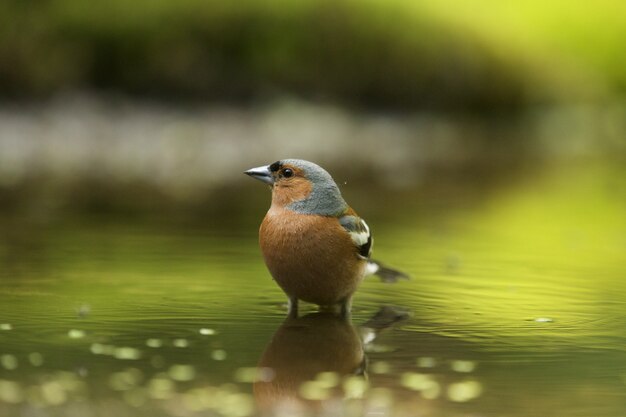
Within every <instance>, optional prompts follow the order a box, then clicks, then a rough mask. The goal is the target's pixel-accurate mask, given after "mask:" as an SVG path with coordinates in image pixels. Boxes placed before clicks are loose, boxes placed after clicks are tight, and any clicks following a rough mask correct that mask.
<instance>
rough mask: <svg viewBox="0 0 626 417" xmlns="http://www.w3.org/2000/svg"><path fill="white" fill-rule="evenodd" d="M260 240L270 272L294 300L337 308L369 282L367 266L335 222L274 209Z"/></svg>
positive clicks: (262, 226)
mask: <svg viewBox="0 0 626 417" xmlns="http://www.w3.org/2000/svg"><path fill="white" fill-rule="evenodd" d="M259 237H260V239H259V241H260V245H261V251H262V252H263V257H264V258H265V263H266V264H267V267H268V269H269V270H270V273H271V274H272V276H273V277H274V279H275V280H276V282H277V283H278V285H280V287H281V288H282V289H283V291H285V293H287V295H289V296H292V297H296V298H298V299H301V300H304V301H307V302H311V303H315V304H319V305H331V304H335V303H338V302H339V301H341V300H342V299H344V298H345V297H347V296H350V295H351V294H352V293H353V292H354V291H356V288H357V286H358V285H359V283H360V281H361V280H362V279H363V276H364V271H365V264H366V262H365V260H363V259H360V258H359V257H358V256H357V249H356V247H355V246H354V243H353V242H352V239H351V238H350V235H349V234H348V233H347V232H346V231H345V230H344V229H343V227H342V226H341V225H340V224H339V221H338V220H337V219H336V218H334V217H324V216H316V215H305V214H298V213H295V212H292V211H290V210H287V209H282V208H275V207H272V208H271V209H270V211H268V213H267V215H266V216H265V219H263V223H261V229H260V231H259Z"/></svg>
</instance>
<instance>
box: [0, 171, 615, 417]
mask: <svg viewBox="0 0 626 417" xmlns="http://www.w3.org/2000/svg"><path fill="white" fill-rule="evenodd" d="M625 179H626V171H624V168H623V167H621V166H611V165H608V166H605V165H602V164H583V165H568V166H559V167H552V168H544V169H541V170H539V169H538V170H537V171H535V172H532V173H529V174H528V175H525V176H524V178H523V179H519V178H518V179H515V180H510V181H509V182H507V183H506V184H505V185H504V186H499V187H497V189H496V190H495V191H494V190H490V191H489V192H484V193H483V192H480V191H474V192H472V193H469V195H465V194H463V193H462V192H458V193H457V191H455V190H463V189H465V188H466V187H465V185H464V184H463V183H460V184H457V185H456V187H457V188H456V189H455V190H453V191H451V192H444V191H442V190H437V189H436V187H434V188H435V189H434V190H432V189H428V191H424V190H420V191H415V190H408V191H407V190H397V191H394V190H380V194H377V193H376V192H377V191H378V190H371V189H370V190H368V191H367V192H362V191H360V190H359V189H350V188H348V189H347V190H346V194H347V195H349V197H351V198H350V201H351V202H353V205H354V206H355V208H357V210H358V211H359V212H361V214H363V215H364V216H365V217H366V218H367V219H368V221H369V223H370V226H371V227H372V229H373V230H374V233H375V239H376V244H375V248H374V250H375V255H376V258H378V259H381V260H383V261H386V263H388V264H391V265H394V266H396V267H398V268H401V269H403V270H405V271H406V272H408V273H409V274H410V275H411V277H412V279H411V280H410V281H402V282H399V283H396V284H385V283H382V282H379V281H377V280H376V279H375V278H368V279H367V280H366V281H365V282H364V284H363V285H362V287H361V288H360V290H359V292H358V293H357V295H356V296H355V299H354V302H353V305H354V307H353V317H352V321H351V322H342V321H341V320H338V319H335V318H333V317H329V316H327V315H325V314H317V313H316V309H315V308H314V307H313V306H308V305H305V306H304V309H303V311H302V315H303V316H304V317H303V318H301V319H299V320H297V321H289V320H286V318H285V313H286V309H285V297H284V295H283V294H282V293H281V291H280V290H279V289H278V287H277V286H276V285H275V284H274V283H273V282H272V280H271V278H270V277H269V274H268V273H267V271H266V269H265V266H264V265H263V262H262V259H261V256H260V254H259V250H258V247H257V242H256V239H257V237H256V228H257V226H258V222H260V219H261V218H262V215H263V213H264V211H265V210H266V208H267V203H268V202H267V201H265V200H263V198H264V197H267V198H269V197H268V196H266V195H263V191H261V190H260V189H257V188H250V189H249V192H250V193H259V196H256V197H255V199H254V201H253V202H252V203H248V204H247V205H246V208H245V210H244V212H245V215H244V216H243V217H242V218H241V219H240V220H232V219H230V221H226V225H225V224H224V222H222V221H221V220H220V219H216V218H213V217H207V219H206V221H205V222H199V223H194V224H185V225H181V224H179V223H176V222H173V221H171V220H168V219H167V218H163V219H160V220H159V221H155V220H154V219H152V218H151V219H149V220H142V219H141V218H139V219H137V218H133V219H128V218H121V219H119V218H107V219H106V220H103V218H102V217H97V218H93V217H88V218H81V217H76V216H60V217H54V218H44V219H43V220H42V219H41V218H38V220H33V219H32V218H30V217H28V216H26V215H24V216H17V218H11V219H3V223H2V227H3V236H2V240H1V241H0V257H1V259H2V262H3V268H2V270H1V271H0V280H1V283H2V286H1V287H0V416H83V417H90V416H115V417H120V416H144V415H145V416H196V415H198V416H214V415H217V416H242V417H245V416H253V415H258V414H260V413H263V412H264V410H266V409H267V408H268V407H272V406H276V404H278V403H280V402H283V403H285V404H283V405H280V404H279V405H278V406H279V410H278V411H276V410H273V411H272V413H278V412H280V411H281V410H282V412H284V415H290V416H292V415H309V414H322V415H333V416H335V415H337V416H339V415H341V416H357V415H359V416H360V415H368V416H374V415H376V416H379V415H386V416H529V417H530V416H542V415H545V416H556V415H559V416H590V417H591V416H593V417H622V416H623V415H624V413H626V330H625V329H626V281H625V280H624V275H625V273H626V256H625V253H626V181H625ZM246 190H248V189H246ZM372 191H374V192H372ZM246 192H248V191H246ZM350 194H351V195H350ZM475 194H476V195H475ZM372 195H383V196H386V197H388V198H377V199H375V200H372V198H371V196H372ZM259 202H260V203H259ZM226 220H228V219H226ZM385 306H393V307H394V308H395V309H396V310H395V311H399V312H406V313H407V314H408V315H409V317H408V318H406V319H404V320H399V321H397V322H395V323H393V324H392V323H391V322H393V321H394V320H390V321H389V322H388V323H386V325H381V326H378V324H380V318H379V321H378V322H377V321H376V320H374V322H372V321H371V318H372V317H373V316H374V315H375V314H376V313H377V312H378V311H380V309H381V308H383V307H385ZM383 321H385V319H383ZM377 326H378V327H385V329H382V330H381V331H379V332H377V331H374V330H373V329H374V328H376V327H377ZM374 334H375V337H374ZM281 378H283V379H282V380H285V381H288V382H285V383H283V382H281V384H283V385H281V386H280V387H279V386H278V385H279V381H282V380H281ZM272 383H274V385H271V384H272ZM263 384H266V385H263ZM267 384H270V385H267ZM268 387H269V388H270V389H267V388H268ZM285 387H286V388H285ZM272 390H273V391H272ZM281 390H282V391H281ZM289 395H294V396H296V397H297V398H298V399H297V400H295V401H291V402H289V401H286V400H285V398H287V397H288V396H289ZM280 407H282V408H280Z"/></svg>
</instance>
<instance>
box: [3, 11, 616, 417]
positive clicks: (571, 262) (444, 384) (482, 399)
mask: <svg viewBox="0 0 626 417" xmlns="http://www.w3.org/2000/svg"><path fill="white" fill-rule="evenodd" d="M624 45H626V3H624V2H623V1H619V0H614V1H611V0H599V1H596V2H593V3H584V2H566V1H562V0H556V1H552V2H548V3H547V2H540V1H536V0H529V1H524V2H518V3H517V4H514V3H511V2H501V1H495V0H493V1H491V0H477V1H473V2H467V1H461V0H444V1H437V2H424V1H409V0H389V1H375V0H361V1H356V0H345V1H326V0H321V1H313V0H300V1H286V0H270V1H261V0H242V1H236V2H227V1H213V0H209V1H207V0H180V1H177V2H174V1H162V0H151V1H150V0H137V1H121V0H108V1H106V2H87V1H79V0H56V1H55V0H48V1H46V0H40V1H25V0H22V1H18V0H4V1H2V2H1V3H0V265H1V269H0V283H1V284H2V285H1V286H0V416H4V415H6V416H15V415H20V414H18V412H24V413H26V414H24V415H35V413H37V414H36V415H42V416H48V415H50V416H56V415H64V416H73V415H77V416H78V415H80V416H81V417H83V416H88V417H89V416H92V415H93V416H96V415H97V416H108V415H111V416H115V417H119V416H120V415H133V416H134V415H150V416H154V415H157V416H161V415H162V416H168V417H169V416H173V415H177V416H178V415H204V414H201V413H202V412H206V413H213V414H210V415H217V416H231V415H232V416H240V417H245V416H249V415H255V411H254V406H253V398H252V394H251V387H250V386H249V385H246V384H247V383H249V382H250V381H239V380H237V378H236V377H234V376H233V375H237V370H238V369H247V368H249V367H252V366H255V364H256V363H257V362H256V361H257V360H258V357H259V356H260V354H261V353H262V352H263V349H264V348H265V346H266V344H267V342H268V340H270V339H271V335H272V333H273V332H274V331H275V329H276V328H277V327H278V326H279V325H280V323H281V322H282V319H283V316H284V308H283V306H282V302H283V301H284V297H283V295H282V293H281V292H280V290H279V289H278V288H277V287H276V286H275V285H274V283H273V282H272V281H271V279H270V277H269V274H268V273H267V271H266V270H265V268H264V265H263V263H262V259H261V257H260V255H259V251H258V247H257V242H256V240H257V230H258V225H259V223H260V221H261V218H262V216H263V214H264V212H265V210H266V209H267V207H268V205H269V194H268V193H267V190H265V189H264V188H265V187H262V186H260V185H259V184H258V183H255V182H254V181H252V180H250V179H249V178H248V177H246V176H244V175H242V172H243V171H244V170H245V169H248V168H250V167H255V166H259V165H262V164H265V163H267V164H269V163H272V162H274V161H276V160H278V159H282V158H302V159H308V160H311V161H314V162H317V163H318V164H320V165H322V166H323V167H325V168H327V169H328V170H329V171H330V172H331V174H332V175H333V177H334V178H335V179H336V181H337V183H338V184H339V186H340V188H341V189H342V192H343V194H344V196H345V197H346V199H347V201H348V202H349V203H350V204H351V205H352V206H353V207H354V208H355V209H356V211H357V212H358V213H360V214H361V215H362V216H363V217H364V218H365V219H367V221H368V224H369V225H370V226H371V228H372V230H373V231H374V235H375V236H376V247H375V256H376V258H380V259H381V260H383V261H385V262H387V263H389V264H391V265H393V266H396V267H398V268H400V269H402V270H404V271H406V272H408V273H409V274H410V275H411V276H412V277H413V279H412V280H411V281H408V282H402V283H399V284H397V286H388V285H385V284H382V283H380V282H376V281H375V280H366V281H365V282H364V284H363V285H362V288H361V289H360V290H359V292H358V293H357V295H356V297H355V301H354V306H355V307H354V309H355V311H354V323H355V325H358V324H359V323H363V322H365V321H366V320H367V319H368V318H369V317H370V316H371V315H372V314H374V313H375V312H376V311H377V310H378V308H380V306H381V305H387V304H393V305H397V306H401V307H403V308H405V309H406V310H407V311H409V312H410V313H411V314H412V317H411V319H409V320H408V321H406V322H404V323H403V324H402V325H400V326H399V327H398V328H396V329H394V331H390V332H388V333H385V334H383V335H382V336H381V339H380V341H379V340H378V339H377V341H376V343H377V344H376V345H374V346H369V347H366V349H369V350H368V356H369V358H370V361H371V363H373V364H376V363H378V364H379V365H378V367H377V368H376V367H374V369H379V370H383V371H381V372H378V373H377V372H372V374H371V379H370V381H369V387H370V388H372V389H373V390H375V389H379V391H372V392H374V394H376V393H378V394H377V395H379V397H380V393H381V392H384V393H387V394H389V396H391V397H393V398H395V400H389V401H387V400H385V401H387V402H385V404H387V405H388V409H386V410H387V411H388V414H386V415H389V416H399V417H404V416H410V415H411V416H412V415H415V414H414V412H413V411H412V410H415V409H416V407H419V409H420V410H421V411H422V414H423V415H424V416H428V417H430V416H433V417H436V416H441V415H446V416H449V415H454V416H475V415H485V416H494V417H495V416H502V415H511V416H520V417H522V416H523V417H531V416H532V417H535V416H536V415H556V414H559V415H575V414H576V413H578V414H576V415H590V416H591V415H593V416H595V417H622V415H623V410H624V404H625V402H624V394H623V393H624V383H625V381H626V368H625V367H624V364H626V356H624V355H625V350H624V346H626V334H625V333H624V328H625V325H626V324H625V322H624V320H625V317H626V285H625V281H624V275H625V274H626V257H625V256H624V254H625V253H626V59H625V58H624ZM307 309H308V310H307ZM311 310H312V307H310V306H308V307H305V311H307V312H308V311H311ZM199 329H203V331H204V333H202V332H199ZM206 336H210V337H208V338H207V337H206ZM129 349H130V350H129ZM186 349H187V350H186ZM107 352H108V353H107ZM129 352H130V353H131V354H130V357H128V356H129V355H128V353H129ZM216 352H217V353H216ZM116 355H118V356H119V357H117V356H116ZM458 360H462V363H465V364H466V365H467V363H469V364H470V365H471V366H470V367H469V368H471V369H469V368H467V367H465V368H466V369H469V371H467V372H466V371H457V370H454V369H452V368H450V364H454V363H456V361H458ZM129 361H130V362H129ZM463 361H465V362H463ZM467 361H469V362H467ZM420 363H421V364H422V365H423V364H437V365H433V368H432V369H430V368H429V367H428V366H422V365H420ZM179 365H183V367H182V368H181V367H180V366H179ZM429 366H430V365H429ZM475 368H476V370H474V369H475ZM172 369H173V370H174V371H176V372H174V371H172ZM180 369H183V370H185V371H186V373H185V375H182V376H181V375H180V374H179V373H178V371H180ZM177 370H178V371H177ZM385 370H386V371H385ZM416 375H417V376H416ZM420 375H422V376H420ZM423 375H427V376H428V377H427V378H426V379H427V381H429V383H431V382H432V381H433V380H434V381H436V384H434V385H433V384H431V386H430V387H431V388H433V387H435V386H436V389H434V388H433V389H432V390H430V391H428V392H427V393H424V390H423V389H422V388H419V387H416V385H415V384H414V383H411V381H413V382H415V381H422V382H423V380H424V378H423ZM120 378H121V379H123V380H124V381H126V382H124V381H123V382H124V383H120V382H119V380H120ZM124 378H130V381H131V382H128V381H127V380H126V379H124ZM420 378H421V379H420ZM77 381H78V382H77ZM116 381H117V382H116ZM164 381H165V382H164ZM417 385H419V384H417ZM120 386H121V388H120ZM163 387H165V388H166V389H165V390H162V389H161V388H163ZM468 387H469V388H468ZM470 388H471V389H470ZM381 390H382V391H381ZM420 390H421V391H420ZM468 390H469V391H468ZM459 392H460V394H459ZM374 394H372V397H369V396H368V395H365V396H364V400H363V401H364V402H365V403H367V401H369V399H368V398H374V400H372V401H374V403H376V401H379V402H380V401H382V400H380V398H379V397H376V395H374ZM387 394H385V395H387ZM190 396H191V397H193V398H191V397H190ZM196 396H197V397H198V398H196ZM224 396H226V397H228V398H230V397H229V396H232V397H233V398H234V399H235V400H236V402H237V403H238V404H244V406H237V407H234V408H229V409H226V408H224V409H222V408H219V407H220V406H218V405H219V404H221V403H220V401H222V402H223V398H226V397H224ZM391 397H390V398H391ZM190 398H191V399H190ZM377 398H378V399H377ZM381 398H382V397H381ZM385 398H386V397H385ZM168 401H172V402H173V404H176V406H175V407H174V406H172V403H168ZM194 401H195V402H194ZM233 401H234V400H233ZM383 402H384V401H383ZM365 403H364V404H365ZM111 404H113V405H114V407H110V405H111ZM180 404H183V405H182V406H180ZM211 404H213V405H211ZM215 404H218V405H215ZM377 404H378V403H377ZM398 404H399V405H398ZM402 404H404V405H402ZM366 405H367V404H366ZM55 407H57V408H55ZM81 407H82V408H81ZM180 407H182V408H180ZM185 407H187V408H185ZM194 407H196V408H194ZM198 407H199V408H198ZM242 407H243V408H242ZM33 410H35V411H33ZM120 410H121V411H120ZM224 410H226V411H224ZM407 410H409V411H407ZM55 413H56V414H55ZM120 413H122V414H120ZM124 413H126V414H124ZM155 413H157V414H155ZM194 413H195V414H194ZM198 413H200V414H198ZM341 415H346V416H348V415H350V416H351V415H355V416H356V415H360V414H358V413H356V414H349V413H347V412H346V413H344V414H341Z"/></svg>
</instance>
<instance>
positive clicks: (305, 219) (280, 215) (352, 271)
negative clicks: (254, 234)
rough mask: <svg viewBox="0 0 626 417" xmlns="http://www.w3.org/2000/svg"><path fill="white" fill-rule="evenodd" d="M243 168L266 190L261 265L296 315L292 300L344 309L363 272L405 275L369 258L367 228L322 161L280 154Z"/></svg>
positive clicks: (389, 276) (346, 311) (392, 276)
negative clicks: (271, 160)
mask: <svg viewBox="0 0 626 417" xmlns="http://www.w3.org/2000/svg"><path fill="white" fill-rule="evenodd" d="M245 173H246V174H247V175H249V176H251V177H253V178H255V179H257V180H259V181H262V182H264V183H266V184H269V185H270V188H271V190H272V204H271V206H270V208H269V210H268V212H267V214H266V215H265V218H264V219H263V222H262V223H261V228H260V230H259V243H260V246H261V251H262V253H263V258H264V260H265V264H266V265H267V268H268V269H269V271H270V273H271V274H272V276H273V277H274V279H275V280H276V282H277V283H278V285H279V286H280V287H281V288H282V289H283V291H284V292H285V293H286V294H287V296H288V297H289V315H291V316H297V312H298V300H303V301H307V302H310V303H315V304H318V305H320V306H332V305H336V304H340V305H341V312H342V314H343V315H347V314H349V312H350V306H351V298H352V294H353V293H354V292H355V291H356V289H357V287H358V285H359V283H360V282H361V281H362V280H363V278H364V277H365V276H366V275H371V274H376V275H379V276H380V277H381V278H382V279H383V280H384V281H395V280H397V279H398V278H407V275H406V274H404V273H402V272H399V271H396V270H394V269H391V268H387V267H385V266H383V265H382V264H381V263H380V262H377V261H374V260H372V259H370V254H371V250H372V234H371V232H370V228H369V227H368V226H367V224H366V223H365V221H364V220H363V219H361V218H360V217H359V216H358V215H357V214H356V212H355V211H354V210H353V209H352V208H351V207H350V206H349V205H348V204H347V203H346V202H345V201H344V199H343V197H342V196H341V192H340V191H339V188H338V187H337V184H336V183H335V181H333V179H332V177H331V176H330V174H329V173H328V172H326V171H325V170H324V169H323V168H322V167H320V166H318V165H316V164H314V163H312V162H308V161H303V160H300V159H284V160H281V161H277V162H274V163H273V164H271V165H268V166H261V167H258V168H252V169H250V170H248V171H245Z"/></svg>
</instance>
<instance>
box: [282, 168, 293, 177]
mask: <svg viewBox="0 0 626 417" xmlns="http://www.w3.org/2000/svg"><path fill="white" fill-rule="evenodd" d="M283 177H285V178H291V177H293V170H292V169H290V168H285V169H283Z"/></svg>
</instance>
